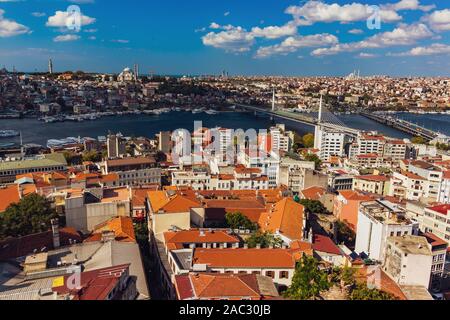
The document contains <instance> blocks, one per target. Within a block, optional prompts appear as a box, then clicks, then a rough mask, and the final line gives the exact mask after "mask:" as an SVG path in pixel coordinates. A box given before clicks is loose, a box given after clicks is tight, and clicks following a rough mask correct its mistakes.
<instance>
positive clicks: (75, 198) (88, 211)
mask: <svg viewBox="0 0 450 320" xmlns="http://www.w3.org/2000/svg"><path fill="white" fill-rule="evenodd" d="M131 196H132V194H131V189H130V188H129V187H121V188H112V189H104V188H101V187H100V188H91V189H86V190H69V191H68V192H67V193H66V197H65V217H66V224H67V226H68V227H72V228H74V229H76V230H79V231H82V232H86V233H87V232H90V231H92V230H94V228H95V227H96V226H97V225H99V224H101V223H104V222H106V221H108V220H110V219H111V218H115V217H129V216H130V215H131Z"/></svg>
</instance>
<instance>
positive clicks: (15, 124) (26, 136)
mask: <svg viewBox="0 0 450 320" xmlns="http://www.w3.org/2000/svg"><path fill="white" fill-rule="evenodd" d="M399 117H401V118H402V119H406V120H409V121H412V122H414V123H418V124H421V125H424V126H425V127H427V128H430V129H433V130H437V131H440V132H442V133H444V134H447V135H450V116H449V115H433V114H430V115H428V114H427V115H413V114H399ZM339 118H340V119H341V120H342V121H343V122H344V123H346V124H347V125H348V126H349V127H352V128H355V129H363V130H377V131H379V132H381V133H383V134H385V135H388V136H391V137H395V138H408V137H409V136H408V135H407V134H405V133H403V132H400V131H397V130H395V129H394V128H390V127H387V126H384V125H381V124H379V123H376V122H374V121H372V120H369V119H367V118H365V117H363V116H360V115H341V116H339ZM196 120H197V121H202V122H203V126H205V127H209V128H212V127H216V126H221V127H225V128H231V129H244V130H247V129H250V128H254V129H257V130H259V129H267V128H268V127H270V126H271V125H272V124H273V123H275V122H279V123H285V124H286V126H287V128H288V129H290V130H295V131H297V132H298V133H299V134H305V133H308V132H313V130H314V129H313V127H311V126H307V125H304V124H299V123H295V122H291V121H285V120H276V119H275V120H274V122H272V121H271V120H270V118H268V117H265V116H257V117H255V116H254V115H253V114H252V113H239V112H225V113H220V114H217V115H208V114H205V113H201V114H192V113H190V112H171V113H165V114H161V115H159V116H150V115H123V116H112V117H103V118H101V119H97V120H95V121H84V122H58V123H43V122H41V121H38V120H37V119H13V120H0V130H17V131H21V132H22V136H23V142H24V143H37V144H41V145H46V143H47V140H49V139H62V138H66V137H69V136H72V137H78V136H80V137H92V138H97V137H98V136H104V135H106V134H107V133H108V131H113V132H121V133H122V134H123V135H125V136H144V137H150V138H151V137H154V135H155V134H157V133H158V132H160V131H172V130H175V129H179V128H185V129H188V130H193V126H194V121H196ZM12 141H15V142H18V138H5V139H0V142H1V143H6V142H12Z"/></svg>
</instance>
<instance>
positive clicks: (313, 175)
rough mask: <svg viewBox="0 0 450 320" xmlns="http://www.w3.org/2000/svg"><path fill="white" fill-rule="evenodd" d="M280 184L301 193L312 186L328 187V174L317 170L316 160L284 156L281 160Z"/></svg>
mask: <svg viewBox="0 0 450 320" xmlns="http://www.w3.org/2000/svg"><path fill="white" fill-rule="evenodd" d="M280 184H282V185H285V186H287V187H288V188H289V189H290V190H292V192H295V193H299V192H300V191H302V190H303V189H306V188H308V187H311V186H323V187H327V185H328V176H327V175H324V174H320V173H318V172H316V171H315V164H314V162H309V161H299V160H295V159H292V158H289V157H283V158H281V162H280Z"/></svg>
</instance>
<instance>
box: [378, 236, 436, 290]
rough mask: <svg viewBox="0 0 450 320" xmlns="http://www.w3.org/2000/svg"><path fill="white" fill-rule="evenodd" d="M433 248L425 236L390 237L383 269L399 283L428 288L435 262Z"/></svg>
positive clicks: (387, 242)
mask: <svg viewBox="0 0 450 320" xmlns="http://www.w3.org/2000/svg"><path fill="white" fill-rule="evenodd" d="M431 249H432V247H431V245H430V244H429V243H428V241H427V239H426V238H424V237H420V236H411V235H406V236H402V237H389V238H388V239H387V241H386V253H385V257H384V261H383V270H384V271H385V272H386V273H387V274H388V275H389V276H390V277H391V278H392V279H394V280H395V282H397V283H398V284H399V285H407V286H423V287H425V288H428V286H429V284H430V275H431V266H432V263H433V254H432V252H431Z"/></svg>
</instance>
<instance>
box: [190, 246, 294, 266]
mask: <svg viewBox="0 0 450 320" xmlns="http://www.w3.org/2000/svg"><path fill="white" fill-rule="evenodd" d="M297 251H298V250H297ZM297 251H296V250H291V249H195V250H194V257H193V264H206V265H208V266H209V267H211V268H279V269H282V268H288V269H293V268H295V264H296V256H295V253H296V252H297Z"/></svg>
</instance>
